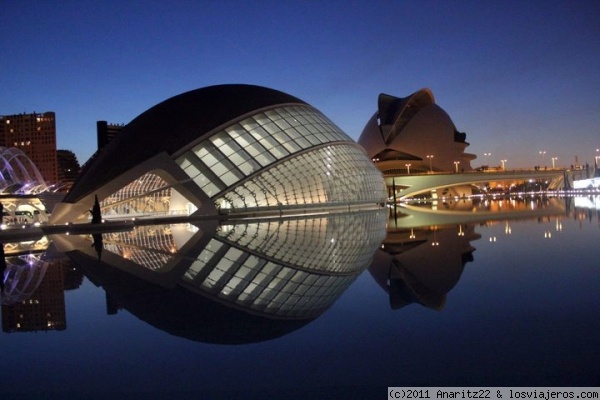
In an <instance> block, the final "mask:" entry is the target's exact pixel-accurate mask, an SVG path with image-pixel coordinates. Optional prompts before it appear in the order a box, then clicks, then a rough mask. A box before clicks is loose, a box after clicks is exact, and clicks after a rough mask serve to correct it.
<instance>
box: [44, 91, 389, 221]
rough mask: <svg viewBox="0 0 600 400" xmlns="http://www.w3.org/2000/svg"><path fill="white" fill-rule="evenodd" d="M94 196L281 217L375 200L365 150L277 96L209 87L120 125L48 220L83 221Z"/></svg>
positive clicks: (174, 208) (146, 209)
mask: <svg viewBox="0 0 600 400" xmlns="http://www.w3.org/2000/svg"><path fill="white" fill-rule="evenodd" d="M95 195H97V196H98V198H99V200H100V204H101V208H102V214H103V216H105V217H110V216H111V215H112V216H115V217H122V216H132V217H133V216H139V215H142V216H159V215H172V214H184V215H218V214H231V213H238V212H246V213H247V212H259V213H272V214H276V215H277V214H279V215H282V214H283V213H288V212H289V213H295V212H306V211H307V210H315V209H317V208H324V207H325V208H331V207H345V209H346V210H348V209H350V208H353V207H355V208H364V207H367V206H375V205H379V204H383V203H384V202H385V198H386V191H385V185H384V183H383V179H382V177H381V174H380V172H379V171H378V170H377V169H376V168H375V167H374V166H373V164H372V163H371V161H370V159H369V157H368V156H367V155H366V154H365V152H364V150H363V149H362V148H361V147H360V146H359V145H358V144H356V143H355V142H354V141H352V139H350V138H349V137H348V136H347V135H346V134H345V133H344V132H343V131H342V130H341V129H339V128H338V127H337V126H336V125H335V124H334V123H332V122H331V121H330V120H329V119H328V118H327V117H325V116H324V115H323V114H322V113H321V112H319V111H318V110H317V109H315V108H314V107H312V106H310V105H309V104H307V103H305V102H303V101H302V100H299V99H297V98H295V97H293V96H290V95H288V94H286V93H282V92H279V91H276V90H273V89H268V88H264V87H260V86H252V85H218V86H210V87H206V88H202V89H197V90H193V91H190V92H187V93H183V94H181V95H178V96H175V97H173V98H171V99H168V100H166V101H164V102H162V103H160V104H158V105H156V106H154V107H152V108H151V109H149V110H148V111H146V112H144V113H143V114H141V115H140V116H138V117H137V118H135V119H134V120H133V121H131V123H129V124H128V125H126V126H125V127H124V128H123V130H122V131H121V133H120V134H119V135H118V136H117V137H116V138H115V139H114V140H113V141H111V142H110V143H109V144H108V146H107V147H105V148H104V149H103V150H102V151H100V152H99V153H98V154H96V155H95V156H94V157H93V160H92V161H91V162H88V164H87V165H86V166H84V168H83V171H82V174H81V175H80V177H79V179H78V180H77V181H76V182H75V184H74V185H73V187H72V189H71V191H70V192H69V193H68V194H67V196H66V198H65V200H64V203H62V204H60V205H58V206H57V208H55V209H54V212H53V215H52V222H54V223H64V222H69V221H71V222H85V221H87V219H88V214H89V213H88V210H89V208H90V207H91V205H92V204H93V202H94V196H95Z"/></svg>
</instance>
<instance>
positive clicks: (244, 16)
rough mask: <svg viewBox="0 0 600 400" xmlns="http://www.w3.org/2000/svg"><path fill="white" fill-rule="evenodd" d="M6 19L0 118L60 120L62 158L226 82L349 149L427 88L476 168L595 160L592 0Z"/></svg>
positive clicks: (8, 10)
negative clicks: (281, 96)
mask: <svg viewBox="0 0 600 400" xmlns="http://www.w3.org/2000/svg"><path fill="white" fill-rule="evenodd" d="M0 10H1V15H2V23H1V24H0V50H1V54H2V62H1V63H0V71H1V73H0V88H1V89H0V90H1V91H0V93H1V95H0V115H9V114H17V113H22V112H34V111H35V112H43V111H54V112H56V114H57V131H58V132H57V135H58V148H60V149H69V150H73V151H74V152H75V153H76V154H77V156H78V158H79V161H80V163H83V162H85V161H86V160H87V158H88V157H89V156H91V155H92V154H93V152H94V151H95V149H96V121H98V120H107V121H109V122H111V123H128V122H129V121H131V120H132V119H133V118H135V117H136V116H137V115H139V114H141V113H142V112H144V111H145V110H147V109H148V108H150V107H152V106H153V105H155V104H157V103H159V102H161V101H163V100H166V99H167V98H169V97H172V96H174V95H177V94H179V93H182V92H186V91H189V90H193V89H197V88H200V87H204V86H210V85H215V84H223V83H248V84H256V85H262V86H267V87H270V88H273V89H278V90H281V91H284V92H286V93H289V94H291V95H293V96H296V97H299V98H300V99H302V100H304V101H306V102H308V103H310V104H312V105H313V106H315V107H316V108H318V109H319V110H321V111H322V112H323V113H325V114H326V115H327V116H328V117H329V118H331V119H332V120H333V121H334V122H335V123H336V124H337V125H339V126H340V127H341V128H342V129H343V130H344V131H345V132H347V133H348V134H349V135H350V136H351V137H353V138H354V139H358V137H359V135H360V133H361V132H362V129H363V127H364V126H365V124H366V122H367V120H368V119H369V118H370V117H371V115H372V114H373V113H374V112H375V110H376V106H377V96H378V95H379V93H381V92H383V93H387V94H391V95H395V96H399V97H405V96H407V95H409V94H411V93H413V92H414V91H416V90H419V89H421V88H424V87H428V88H430V89H431V90H432V91H433V93H434V96H435V99H436V103H437V104H438V105H440V106H441V107H442V108H443V109H444V110H446V111H447V112H448V114H449V115H450V117H451V118H452V120H453V121H454V123H455V125H456V127H457V129H458V130H459V131H464V132H466V133H467V141H468V142H469V143H471V146H470V147H468V148H467V151H468V152H470V153H474V154H476V155H477V156H478V158H477V159H476V160H475V161H474V162H473V163H472V165H473V166H478V165H481V164H490V165H500V159H507V160H508V161H507V164H506V166H507V168H514V167H523V166H532V165H534V164H539V165H544V164H547V165H551V161H550V158H551V157H558V162H557V166H558V165H561V166H562V165H570V164H573V163H574V162H575V156H578V157H579V161H580V162H582V163H585V162H586V161H588V162H590V163H593V160H594V156H595V155H600V154H598V153H596V151H595V150H596V149H597V148H600V2H598V1H595V0H592V1H573V0H570V1H517V0H514V1H491V0H489V1H480V0H477V1H451V0H447V1H441V0H440V1H376V0H365V1H342V0H339V1H226V0H225V1H224V0H219V1H176V0H171V1H168V2H167V1H150V0H143V1H142V0H138V1H116V0H114V1H111V0H109V1H86V0H80V1H49V0H48V1H42V0H40V1H20V0H3V1H2V2H1V3H0ZM540 151H546V156H545V160H544V159H542V156H540V154H539V152H540ZM484 153H491V154H492V155H491V156H489V157H484V155H483V154H484Z"/></svg>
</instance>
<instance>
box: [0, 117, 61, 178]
mask: <svg viewBox="0 0 600 400" xmlns="http://www.w3.org/2000/svg"><path fill="white" fill-rule="evenodd" d="M0 146H3V147H16V148H18V149H21V150H22V151H23V152H24V153H25V154H26V155H27V156H28V157H29V158H30V159H31V161H33V163H34V164H35V165H36V166H37V168H38V169H39V171H40V173H41V174H42V176H43V177H44V179H45V180H46V182H48V183H55V182H56V181H57V180H58V168H57V160H56V118H55V114H54V112H51V111H50V112H45V113H36V112H33V113H31V114H16V115H3V116H0Z"/></svg>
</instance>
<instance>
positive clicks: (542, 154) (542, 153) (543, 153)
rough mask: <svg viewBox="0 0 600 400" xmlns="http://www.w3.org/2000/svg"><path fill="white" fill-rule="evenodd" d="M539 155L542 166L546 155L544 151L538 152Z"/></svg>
mask: <svg viewBox="0 0 600 400" xmlns="http://www.w3.org/2000/svg"><path fill="white" fill-rule="evenodd" d="M540 155H541V156H542V162H541V164H543V163H544V156H545V155H546V151H545V150H542V151H540ZM540 167H541V165H540Z"/></svg>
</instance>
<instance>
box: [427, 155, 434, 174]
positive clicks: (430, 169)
mask: <svg viewBox="0 0 600 400" xmlns="http://www.w3.org/2000/svg"><path fill="white" fill-rule="evenodd" d="M425 157H427V158H428V159H429V172H433V169H432V168H431V159H432V158H433V154H428V155H426V156H425Z"/></svg>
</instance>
